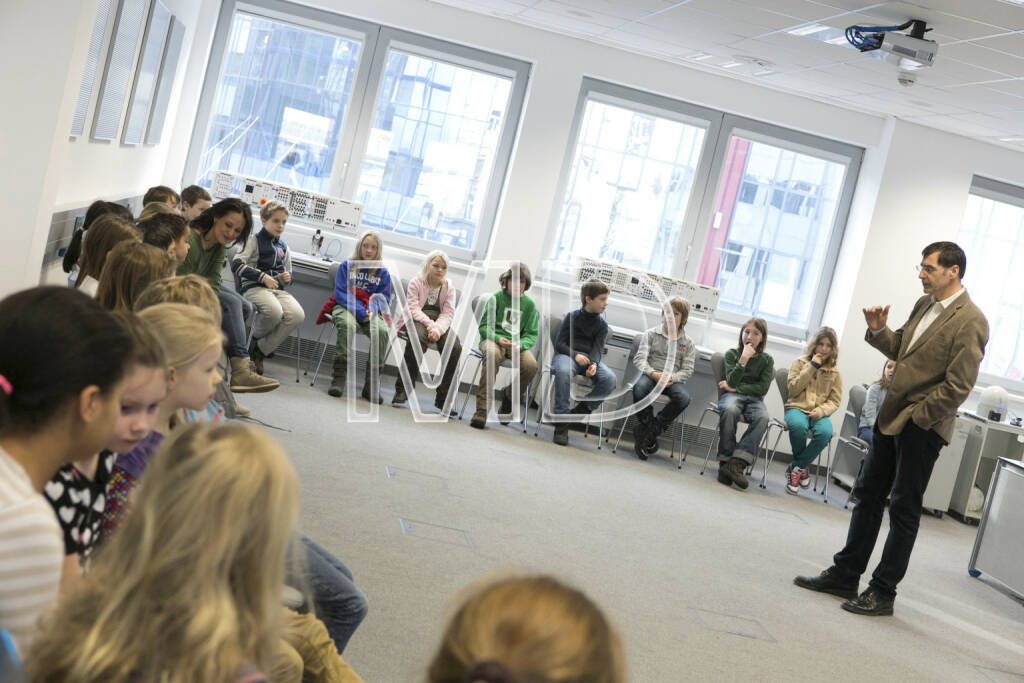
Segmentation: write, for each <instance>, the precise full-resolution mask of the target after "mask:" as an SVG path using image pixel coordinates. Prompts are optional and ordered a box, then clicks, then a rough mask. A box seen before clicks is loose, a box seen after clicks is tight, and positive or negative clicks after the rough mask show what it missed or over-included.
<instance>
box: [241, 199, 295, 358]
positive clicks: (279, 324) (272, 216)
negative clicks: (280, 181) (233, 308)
mask: <svg viewBox="0 0 1024 683" xmlns="http://www.w3.org/2000/svg"><path fill="white" fill-rule="evenodd" d="M260 220H261V221H262V222H263V229H262V230H260V231H259V232H258V233H256V236H255V237H251V238H249V239H248V240H247V241H246V242H245V246H244V247H242V251H240V252H238V256H236V257H235V258H234V260H232V261H231V269H232V270H233V271H234V272H235V275H236V276H237V277H238V280H239V282H240V283H241V284H240V285H239V291H240V292H241V293H242V296H243V297H245V300H246V301H248V302H249V303H251V304H252V305H253V306H254V307H255V308H256V318H255V319H254V320H253V323H252V343H251V344H250V345H249V358H251V359H252V362H253V363H254V364H255V365H256V372H258V373H259V374H261V375H262V374H263V359H264V358H267V357H269V356H272V355H274V351H275V350H276V349H277V347H278V346H280V345H281V342H283V341H284V340H285V339H287V338H288V336H289V335H290V334H291V333H292V332H294V331H295V330H296V329H297V328H298V327H299V325H301V324H302V321H303V320H305V319H306V314H305V313H304V312H303V310H302V305H301V304H300V303H299V302H298V300H297V299H296V298H295V297H294V296H292V295H291V293H290V292H288V291H287V289H286V288H287V287H288V285H290V284H291V283H292V254H291V252H290V251H288V245H287V244H285V243H284V240H283V239H281V234H282V233H284V224H285V221H287V220H288V209H287V208H285V206H284V204H279V203H277V202H273V201H271V202H267V203H266V204H264V205H263V207H262V208H261V209H260Z"/></svg>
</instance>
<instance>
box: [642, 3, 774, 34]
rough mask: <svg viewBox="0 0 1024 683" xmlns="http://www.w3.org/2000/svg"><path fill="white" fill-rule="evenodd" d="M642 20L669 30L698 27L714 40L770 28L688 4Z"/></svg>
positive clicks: (763, 31)
mask: <svg viewBox="0 0 1024 683" xmlns="http://www.w3.org/2000/svg"><path fill="white" fill-rule="evenodd" d="M642 21H643V23H648V24H650V23H656V24H657V25H659V26H663V27H665V28H667V29H669V30H673V29H676V28H679V29H683V30H691V31H692V30H693V29H695V28H698V27H699V29H700V30H701V31H702V32H705V33H708V34H710V35H711V36H712V37H714V38H715V39H716V40H717V36H730V35H731V36H741V37H743V38H752V37H753V36H756V35H760V34H762V33H765V32H766V31H768V30H770V29H767V28H765V27H764V26H758V25H756V24H753V23H749V22H744V21H741V20H739V19H730V18H727V17H723V16H718V15H715V14H708V13H707V12H702V11H699V10H696V9H691V8H690V6H689V4H686V5H678V6H676V7H673V8H672V9H669V10H668V11H665V12H661V13H660V14H658V15H656V16H653V17H649V18H647V19H643V20H642ZM734 40H735V39H734ZM718 42H725V39H722V40H719V41H718Z"/></svg>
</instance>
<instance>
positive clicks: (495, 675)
mask: <svg viewBox="0 0 1024 683" xmlns="http://www.w3.org/2000/svg"><path fill="white" fill-rule="evenodd" d="M625 680H626V674H625V657H624V655H623V651H622V642H621V640H620V639H619V635H618V633H616V632H615V629H614V628H613V627H612V625H611V624H610V623H609V622H608V619H607V618H606V617H605V615H604V614H603V613H602V612H601V609H600V608H599V607H598V606H597V605H595V604H594V603H593V602H592V601H591V600H590V598H588V597H587V596H586V595H584V594H583V593H582V592H581V591H579V590H577V589H575V588H573V587H571V586H567V585H565V584H563V583H561V582H560V581H558V580H556V579H553V578H551V577H549V576H526V577H522V578H508V579H499V580H496V581H493V582H491V583H489V584H486V585H482V586H479V587H475V588H474V589H473V590H472V591H471V592H469V595H468V596H467V597H466V599H465V601H464V602H463V603H462V605H461V606H460V607H459V609H458V611H457V612H456V613H455V616H454V617H452V619H451V621H450V622H449V624H448V628H446V629H445V632H444V635H443V636H442V638H441V645H440V647H439V648H438V650H437V653H436V654H435V655H434V659H433V661H432V662H431V663H430V668H429V669H428V670H427V681H429V683H452V682H453V681H487V682H488V683H514V682H516V681H522V682H524V683H525V682H527V681H538V682H539V681H575V682H578V683H622V682H623V681H625Z"/></svg>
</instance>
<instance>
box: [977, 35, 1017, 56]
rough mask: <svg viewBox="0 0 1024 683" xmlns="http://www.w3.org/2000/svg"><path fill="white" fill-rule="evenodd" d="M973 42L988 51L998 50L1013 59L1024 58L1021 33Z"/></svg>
mask: <svg viewBox="0 0 1024 683" xmlns="http://www.w3.org/2000/svg"><path fill="white" fill-rule="evenodd" d="M975 42H976V44H977V45H980V46H981V47H987V48H989V49H990V50H999V51H1000V52H1006V53H1007V54H1011V55H1013V56H1015V57H1024V34H1022V33H1014V34H1011V35H1008V36H999V37H998V38H986V39H984V40H978V41H975Z"/></svg>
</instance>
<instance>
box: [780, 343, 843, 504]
mask: <svg viewBox="0 0 1024 683" xmlns="http://www.w3.org/2000/svg"><path fill="white" fill-rule="evenodd" d="M837 360H839V339H838V337H837V336H836V332H835V330H833V329H832V328H831V327H822V328H821V329H819V330H818V331H817V332H815V333H814V336H813V337H811V340H810V341H809V342H808V343H807V349H806V350H805V351H804V355H802V356H800V357H799V358H797V359H796V360H795V361H793V365H791V366H790V368H789V376H788V378H787V380H786V393H787V394H788V396H787V398H786V415H785V419H786V426H788V427H789V444H790V446H792V448H793V461H792V462H791V463H790V464H789V467H787V468H786V492H787V493H791V494H793V495H796V494H797V493H799V492H800V489H801V488H804V489H805V488H807V487H809V486H810V485H811V477H810V474H809V472H808V466H809V465H810V464H811V463H812V462H814V459H815V458H817V457H818V454H820V453H821V451H823V450H824V449H825V447H826V446H827V445H828V442H829V441H831V440H832V421H831V420H829V419H828V416H829V415H831V414H832V413H834V412H836V410H837V409H838V408H839V402H840V401H842V399H843V378H842V376H841V375H840V374H839V370H838V369H837V368H836V361H837ZM808 434H809V435H810V437H811V440H810V441H808V440H807V436H808Z"/></svg>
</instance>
